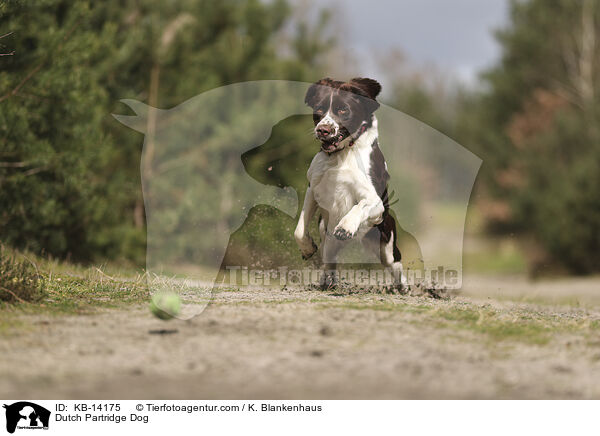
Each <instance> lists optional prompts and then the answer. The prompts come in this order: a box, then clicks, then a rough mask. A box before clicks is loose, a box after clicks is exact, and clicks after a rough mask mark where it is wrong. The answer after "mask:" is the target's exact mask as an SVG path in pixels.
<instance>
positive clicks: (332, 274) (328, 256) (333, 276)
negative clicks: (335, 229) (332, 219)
mask: <svg viewBox="0 0 600 436" xmlns="http://www.w3.org/2000/svg"><path fill="white" fill-rule="evenodd" d="M341 248H342V242H340V241H338V240H337V239H335V238H334V237H332V236H330V235H328V234H325V239H324V240H323V244H322V250H323V252H322V255H323V275H322V277H321V289H323V290H327V289H332V288H335V287H336V286H337V285H338V282H339V277H338V275H339V274H338V270H337V255H338V252H339V251H340V249H341Z"/></svg>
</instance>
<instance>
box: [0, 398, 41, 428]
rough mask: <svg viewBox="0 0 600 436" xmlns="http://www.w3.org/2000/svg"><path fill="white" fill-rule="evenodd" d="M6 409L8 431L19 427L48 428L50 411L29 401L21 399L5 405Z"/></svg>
mask: <svg viewBox="0 0 600 436" xmlns="http://www.w3.org/2000/svg"><path fill="white" fill-rule="evenodd" d="M3 407H4V408H5V409H6V431H8V432H9V433H14V432H15V430H16V429H17V428H18V429H44V430H47V429H48V424H49V422H50V411H49V410H48V409H46V408H44V407H42V406H40V405H38V404H35V403H31V402H29V401H19V402H17V403H13V404H10V405H7V404H5V405H4V406H3Z"/></svg>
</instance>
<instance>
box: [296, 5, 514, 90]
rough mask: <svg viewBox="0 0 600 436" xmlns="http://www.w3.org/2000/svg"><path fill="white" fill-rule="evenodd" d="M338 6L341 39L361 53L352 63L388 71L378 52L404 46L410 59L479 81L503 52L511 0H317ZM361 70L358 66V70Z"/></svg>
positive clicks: (367, 71) (353, 53)
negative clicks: (501, 38) (501, 31)
mask: <svg viewBox="0 0 600 436" xmlns="http://www.w3.org/2000/svg"><path fill="white" fill-rule="evenodd" d="M301 1H302V0H299V2H301ZM310 3H311V4H312V6H313V7H316V8H319V7H326V8H330V9H332V10H333V11H334V14H335V22H336V27H339V29H338V30H336V32H335V34H336V37H337V39H338V40H339V41H340V42H341V43H342V45H343V46H344V47H346V48H347V49H348V50H349V52H350V53H349V54H350V55H351V56H352V57H353V58H355V59H359V62H358V63H359V64H360V65H348V66H346V67H348V68H349V69H351V70H354V69H356V70H360V71H362V72H363V74H364V75H367V74H370V75H378V74H379V75H382V74H383V73H384V72H383V71H381V68H382V67H381V66H380V65H378V64H380V62H377V61H376V60H375V57H374V54H375V53H379V55H378V56H379V57H381V56H383V57H385V56H386V53H391V51H392V50H393V49H400V50H401V51H402V52H403V53H404V55H405V56H406V58H407V62H409V63H410V64H412V65H414V66H416V67H419V68H428V67H433V68H435V69H436V70H437V71H438V72H440V73H441V74H442V75H444V76H447V77H449V78H452V79H458V80H459V81H461V82H463V83H465V84H476V82H477V74H478V72H480V71H481V70H483V69H485V68H486V67H489V66H491V65H493V64H494V63H495V62H496V61H497V60H498V59H499V56H500V50H499V46H498V44H497V43H496V41H495V39H494V36H493V31H494V30H495V29H497V28H500V27H502V26H503V25H504V24H505V23H506V21H507V12H508V0H396V1H394V0H346V1H342V0H316V1H314V2H310ZM354 72H355V71H352V73H354Z"/></svg>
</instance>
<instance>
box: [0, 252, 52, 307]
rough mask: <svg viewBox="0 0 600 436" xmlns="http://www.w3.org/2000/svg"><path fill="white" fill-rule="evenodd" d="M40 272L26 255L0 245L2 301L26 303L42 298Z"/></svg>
mask: <svg viewBox="0 0 600 436" xmlns="http://www.w3.org/2000/svg"><path fill="white" fill-rule="evenodd" d="M41 288H42V286H41V283H40V274H39V271H38V270H37V267H36V266H35V264H34V263H33V262H31V261H29V260H28V258H26V257H25V256H22V255H18V254H17V253H15V252H12V251H9V250H8V249H7V248H5V247H4V246H0V301H3V302H6V303H16V302H20V303H26V302H31V301H36V300H39V299H40V298H42V295H43V293H42V289H41Z"/></svg>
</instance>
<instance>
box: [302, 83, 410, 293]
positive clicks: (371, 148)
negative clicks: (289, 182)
mask: <svg viewBox="0 0 600 436" xmlns="http://www.w3.org/2000/svg"><path fill="white" fill-rule="evenodd" d="M380 92H381V85H380V84H379V83H378V82H377V81H376V80H373V79H368V78H354V79H352V80H350V81H348V82H343V81H339V80H333V79H331V78H325V79H321V80H319V81H317V82H315V83H314V84H313V85H311V86H310V88H309V89H308V91H307V93H306V96H305V100H304V101H305V103H306V104H307V105H308V106H309V107H311V108H312V110H313V120H314V124H315V128H314V134H315V136H316V138H317V139H318V140H319V141H320V143H321V149H320V151H319V152H318V153H317V154H316V156H315V157H314V158H313V160H312V162H311V164H310V167H309V169H308V172H307V178H308V182H309V184H308V189H307V191H306V195H305V198H304V205H303V207H302V211H301V213H300V217H299V220H298V224H297V226H296V229H295V231H294V238H295V239H296V242H297V244H298V246H299V248H300V252H301V253H302V257H303V258H304V259H308V258H310V257H311V256H312V255H313V254H315V252H316V251H317V249H318V248H317V245H316V244H315V243H314V241H313V239H312V238H311V236H310V234H309V232H308V228H309V223H310V221H311V219H312V218H313V216H314V215H315V213H316V212H317V211H319V212H320V218H319V233H320V235H321V245H322V246H321V250H322V252H321V256H322V259H323V264H324V268H325V271H326V273H325V274H324V275H323V280H322V287H323V288H330V287H333V286H335V285H336V283H337V280H336V276H335V273H333V274H332V271H335V268H336V265H337V254H338V252H339V251H340V249H341V248H342V247H343V245H344V241H348V240H351V239H357V240H360V241H361V242H362V244H363V246H365V247H367V248H370V249H371V250H373V251H374V252H375V253H376V254H377V255H378V257H379V259H380V261H381V263H382V264H383V265H384V267H386V268H391V270H392V273H393V277H394V287H395V288H396V289H398V290H402V289H403V287H404V285H405V279H404V276H403V271H402V263H401V259H402V256H401V253H400V250H399V249H398V245H397V231H396V222H395V219H394V217H393V216H392V215H391V214H390V208H389V198H388V188H387V183H388V180H389V177H390V176H389V173H388V169H387V164H386V162H385V159H384V156H383V153H382V152H381V149H380V148H379V142H378V131H377V118H376V117H375V114H374V113H375V111H376V110H377V109H378V108H379V103H378V102H377V100H376V97H377V96H378V95H379V93H380Z"/></svg>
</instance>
